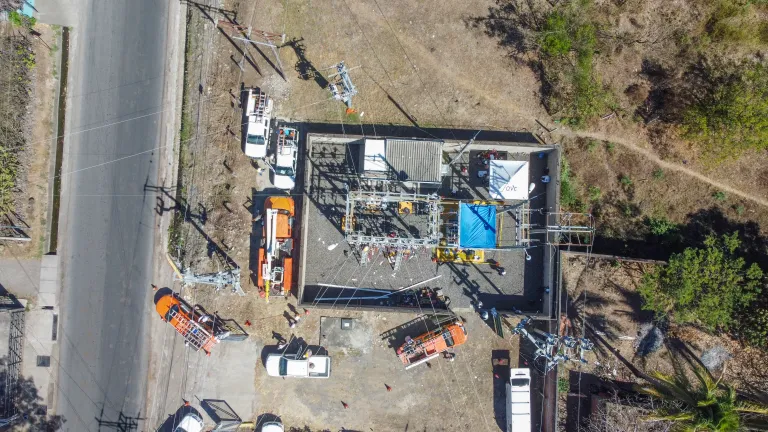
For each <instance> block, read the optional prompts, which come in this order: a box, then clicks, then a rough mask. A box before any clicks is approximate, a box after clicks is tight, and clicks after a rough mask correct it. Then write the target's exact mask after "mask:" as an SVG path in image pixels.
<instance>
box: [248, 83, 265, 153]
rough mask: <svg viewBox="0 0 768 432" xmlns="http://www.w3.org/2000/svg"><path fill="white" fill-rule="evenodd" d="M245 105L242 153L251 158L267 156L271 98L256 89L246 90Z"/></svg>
mask: <svg viewBox="0 0 768 432" xmlns="http://www.w3.org/2000/svg"><path fill="white" fill-rule="evenodd" d="M246 91H247V92H248V93H247V99H246V103H245V112H244V114H245V120H246V133H245V134H244V139H243V141H244V142H243V147H244V148H243V151H244V152H245V155H246V156H248V157H252V158H263V157H266V156H267V148H269V124H270V120H271V117H272V98H270V97H269V96H267V94H266V93H262V92H261V91H260V90H258V89H254V88H251V89H247V90H246Z"/></svg>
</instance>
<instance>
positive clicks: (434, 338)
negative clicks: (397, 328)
mask: <svg viewBox="0 0 768 432" xmlns="http://www.w3.org/2000/svg"><path fill="white" fill-rule="evenodd" d="M466 341H467V329H466V328H465V327H464V323H462V322H461V321H455V322H451V323H449V324H445V325H443V326H442V327H440V328H438V329H437V330H432V331H429V332H427V333H424V334H422V335H420V336H417V337H415V338H411V337H410V336H407V337H406V338H405V343H404V344H403V345H402V346H401V347H400V348H398V350H397V355H398V357H400V360H401V361H402V362H403V364H404V365H405V369H406V370H407V369H410V368H412V367H414V366H418V365H420V364H422V363H426V362H428V361H429V360H432V359H433V358H435V357H437V356H439V355H440V354H441V353H443V352H444V351H446V350H447V349H449V348H453V347H457V346H459V345H461V344H463V343H464V342H466Z"/></svg>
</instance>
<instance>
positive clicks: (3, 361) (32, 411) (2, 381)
mask: <svg viewBox="0 0 768 432" xmlns="http://www.w3.org/2000/svg"><path fill="white" fill-rule="evenodd" d="M0 399H2V400H3V402H4V403H3V404H2V406H0V411H3V412H0V415H2V416H3V417H6V418H7V417H11V416H13V415H14V414H17V415H18V417H17V419H16V421H15V422H13V423H12V424H13V427H12V428H11V430H30V431H38V432H55V431H58V430H60V429H61V428H62V426H63V425H64V423H65V422H66V421H67V420H66V419H65V418H64V417H63V416H60V415H52V416H49V415H48V412H47V406H46V405H44V399H43V398H42V397H41V396H40V395H39V394H38V392H37V387H35V382H34V380H33V379H32V378H24V377H12V376H10V375H9V371H8V357H7V356H4V357H2V358H0ZM5 402H8V403H5Z"/></svg>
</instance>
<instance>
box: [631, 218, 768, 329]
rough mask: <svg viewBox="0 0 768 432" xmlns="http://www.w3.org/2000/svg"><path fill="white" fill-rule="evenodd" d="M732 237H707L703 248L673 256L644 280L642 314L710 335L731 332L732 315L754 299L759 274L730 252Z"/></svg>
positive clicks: (736, 244)
mask: <svg viewBox="0 0 768 432" xmlns="http://www.w3.org/2000/svg"><path fill="white" fill-rule="evenodd" d="M740 245H741V241H740V240H739V238H738V236H737V233H733V234H732V235H723V236H722V237H715V236H709V237H707V239H706V240H705V241H704V247H703V248H687V249H685V251H683V253H680V254H674V255H672V256H671V257H670V259H669V265H667V266H659V267H657V268H656V269H655V270H654V271H653V272H651V273H647V274H645V275H644V277H643V280H642V283H641V284H640V287H639V289H638V292H639V294H640V296H641V297H642V299H643V309H645V310H651V311H654V312H655V313H656V315H657V316H658V317H659V318H661V317H665V316H669V317H671V318H672V319H673V320H674V321H676V322H678V323H698V324H701V325H703V326H704V327H706V328H708V329H710V330H715V329H718V328H722V329H724V330H728V329H730V328H732V327H733V325H734V324H735V323H734V320H735V318H734V317H735V313H736V312H737V311H739V310H742V309H743V308H744V307H746V306H747V305H749V304H750V303H751V302H752V301H754V300H755V299H756V298H757V295H758V294H759V293H760V287H761V280H762V278H763V271H762V270H761V269H760V267H759V266H758V265H757V264H752V265H751V266H749V267H747V265H746V261H745V260H744V258H741V257H738V256H737V255H736V251H737V250H738V248H739V246H740Z"/></svg>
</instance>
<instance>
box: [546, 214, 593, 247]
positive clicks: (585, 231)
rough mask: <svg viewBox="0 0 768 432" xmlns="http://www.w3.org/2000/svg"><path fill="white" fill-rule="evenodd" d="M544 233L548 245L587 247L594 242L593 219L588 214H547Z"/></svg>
mask: <svg viewBox="0 0 768 432" xmlns="http://www.w3.org/2000/svg"><path fill="white" fill-rule="evenodd" d="M546 232H547V237H548V239H547V241H548V243H549V244H552V245H555V246H568V247H571V246H574V247H589V246H592V244H593V243H594V241H595V219H594V218H593V217H592V215H591V214H589V213H568V212H555V213H547V222H546ZM549 234H553V235H552V236H549Z"/></svg>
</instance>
